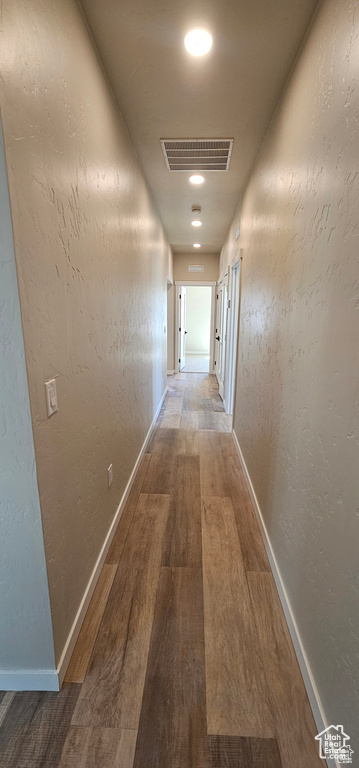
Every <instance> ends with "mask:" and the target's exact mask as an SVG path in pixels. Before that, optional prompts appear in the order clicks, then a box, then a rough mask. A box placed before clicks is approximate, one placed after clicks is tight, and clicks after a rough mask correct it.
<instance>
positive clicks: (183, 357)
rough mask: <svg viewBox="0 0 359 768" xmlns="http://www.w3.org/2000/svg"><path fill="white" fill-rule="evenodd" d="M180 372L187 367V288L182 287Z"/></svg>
mask: <svg viewBox="0 0 359 768" xmlns="http://www.w3.org/2000/svg"><path fill="white" fill-rule="evenodd" d="M179 323H180V324H179V329H178V332H179V370H180V371H182V368H184V367H185V365H186V333H187V331H186V288H185V287H184V286H183V285H182V286H181V287H180V293H179Z"/></svg>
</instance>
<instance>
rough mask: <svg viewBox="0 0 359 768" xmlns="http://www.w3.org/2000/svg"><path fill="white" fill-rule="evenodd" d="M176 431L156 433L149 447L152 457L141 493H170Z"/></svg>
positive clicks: (162, 430) (169, 430) (164, 430)
mask: <svg viewBox="0 0 359 768" xmlns="http://www.w3.org/2000/svg"><path fill="white" fill-rule="evenodd" d="M177 433H178V429H163V428H162V427H160V428H159V430H158V431H157V432H156V435H155V439H154V442H153V444H152V446H151V448H152V455H151V460H150V463H149V466H148V469H147V472H146V477H145V479H144V481H143V485H142V492H143V493H155V494H157V493H164V494H167V493H172V488H173V473H174V465H175V458H176V444H177V437H176V435H177Z"/></svg>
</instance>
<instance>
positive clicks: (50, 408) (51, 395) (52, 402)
mask: <svg viewBox="0 0 359 768" xmlns="http://www.w3.org/2000/svg"><path fill="white" fill-rule="evenodd" d="M45 392H46V405H47V415H48V416H52V414H53V413H56V411H57V410H58V404H57V391H56V379H49V381H45Z"/></svg>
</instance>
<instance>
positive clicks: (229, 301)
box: [227, 299, 231, 309]
mask: <svg viewBox="0 0 359 768" xmlns="http://www.w3.org/2000/svg"><path fill="white" fill-rule="evenodd" d="M227 308H228V309H230V308H231V300H230V299H228V303H227Z"/></svg>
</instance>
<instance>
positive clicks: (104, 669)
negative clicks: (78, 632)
mask: <svg viewBox="0 0 359 768" xmlns="http://www.w3.org/2000/svg"><path fill="white" fill-rule="evenodd" d="M169 502H170V497H169V496H165V495H161V496H156V495H146V494H141V496H140V498H139V502H138V505H137V508H136V512H135V515H134V518H133V522H132V526H131V535H130V536H129V537H128V538H127V541H126V545H125V548H124V551H123V554H122V558H121V560H120V563H119V566H118V569H117V573H116V576H115V579H114V583H113V586H112V590H111V593H110V597H109V599H108V602H107V606H106V610H105V613H104V616H103V620H102V623H101V627H100V630H99V633H98V635H97V640H96V643H95V647H94V650H93V654H92V658H91V662H90V665H89V668H88V672H87V675H86V677H85V681H84V683H83V685H82V688H81V693H80V696H79V700H78V703H77V706H76V709H75V713H74V716H73V718H72V725H80V726H87V727H102V728H124V729H130V730H136V729H137V727H138V721H139V716H140V709H141V700H142V692H143V685H144V681H145V674H146V664H147V654H148V648H149V642H150V635H151V627H152V619H153V613H154V607H155V599H156V589H157V582H158V576H159V570H160V564H161V559H162V541H163V536H164V532H165V528H166V523H167V516H168V509H169Z"/></svg>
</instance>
